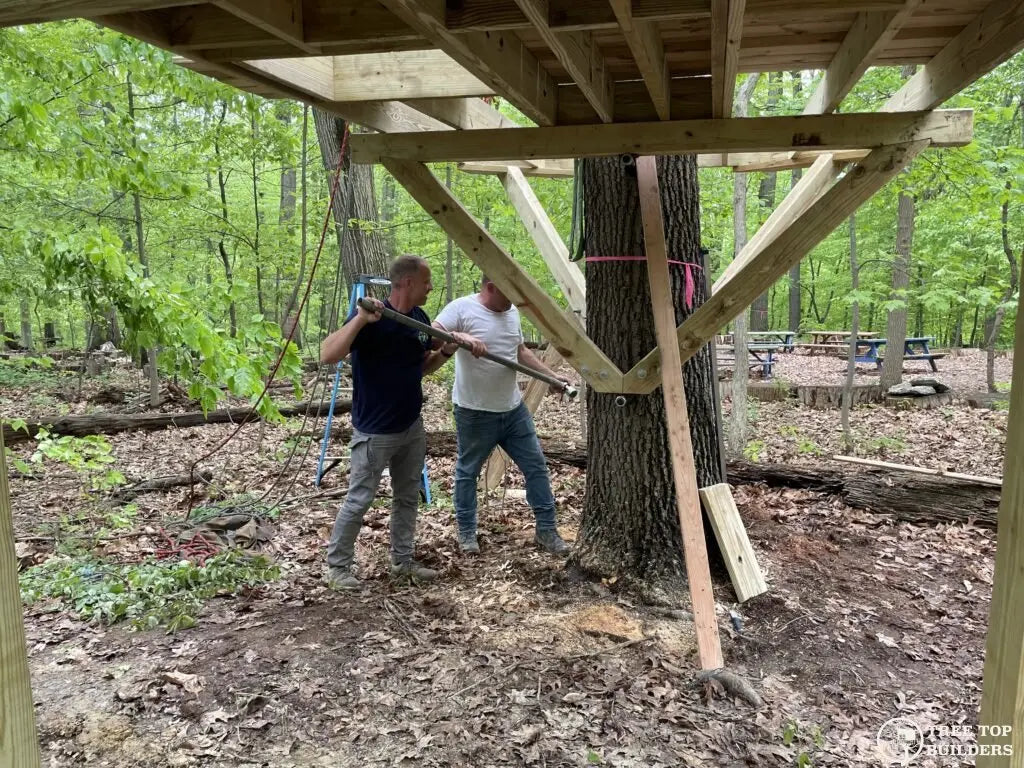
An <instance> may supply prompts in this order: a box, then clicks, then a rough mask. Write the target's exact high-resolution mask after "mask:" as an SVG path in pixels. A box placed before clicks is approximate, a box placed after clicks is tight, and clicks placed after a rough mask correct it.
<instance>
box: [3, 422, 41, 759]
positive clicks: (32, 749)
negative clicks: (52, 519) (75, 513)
mask: <svg viewBox="0 0 1024 768" xmlns="http://www.w3.org/2000/svg"><path fill="white" fill-rule="evenodd" d="M0 766H3V767H4V768H39V741H38V739H37V738H36V721H35V710H33V709H32V685H31V682H30V679H29V672H28V653H27V649H26V646H25V625H24V619H23V618H22V605H21V592H20V590H19V589H18V561H17V559H16V558H15V556H14V522H13V520H12V518H11V494H10V488H9V487H8V485H7V459H6V454H5V450H4V437H3V431H2V430H0Z"/></svg>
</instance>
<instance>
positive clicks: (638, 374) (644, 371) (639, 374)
mask: <svg viewBox="0 0 1024 768" xmlns="http://www.w3.org/2000/svg"><path fill="white" fill-rule="evenodd" d="M636 377H637V378H638V379H646V378H647V369H646V368H640V369H639V370H638V371H637V372H636Z"/></svg>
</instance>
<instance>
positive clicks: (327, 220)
mask: <svg viewBox="0 0 1024 768" xmlns="http://www.w3.org/2000/svg"><path fill="white" fill-rule="evenodd" d="M348 135H349V130H348V124H347V123H346V124H345V133H344V135H343V136H342V138H341V152H340V153H339V154H338V167H337V168H336V169H335V170H334V181H333V182H332V184H331V198H330V201H329V203H328V205H327V213H326V215H325V216H324V226H323V228H322V229H321V230H320V244H319V245H318V246H317V249H316V256H315V257H314V259H313V265H312V266H311V267H310V270H309V280H308V281H307V282H306V290H305V292H304V293H303V294H302V301H300V302H299V306H298V309H297V310H296V312H295V317H296V322H294V323H290V325H291V328H290V329H289V330H288V338H286V339H285V340H284V344H282V345H281V352H280V354H278V356H277V360H276V361H275V362H274V367H273V368H271V370H270V375H269V376H268V377H267V381H266V383H265V384H264V385H263V391H262V392H260V396H259V397H258V398H256V402H255V403H253V404H252V406H250V408H249V412H248V413H247V414H245V417H244V418H243V419H242V420H241V421H240V422H239V423H238V426H237V427H235V430H234V431H233V432H232V433H231V434H230V435H228V436H227V437H226V438H224V440H222V441H221V442H220V443H219V444H218V445H217V446H216V447H215V448H214V449H213V450H211V451H210V452H209V453H207V454H205V455H203V456H201V457H199V458H198V459H196V460H195V461H194V462H192V465H191V466H190V467H189V469H188V473H189V477H190V478H194V477H195V469H196V467H197V466H199V464H200V463H202V462H204V461H206V460H207V459H208V458H210V457H211V456H213V455H215V454H217V453H219V452H220V451H221V450H223V449H224V446H226V445H227V444H228V443H230V442H231V441H232V440H234V439H235V437H236V436H237V435H238V433H239V432H240V431H241V430H242V427H244V426H245V425H246V424H247V423H248V422H249V420H250V419H251V418H252V416H253V414H254V413H255V412H256V409H257V408H258V407H259V405H260V403H262V402H263V398H265V397H266V396H267V392H268V391H269V390H270V385H271V384H272V383H273V381H274V377H275V376H277V371H278V369H280V367H281V363H282V362H283V361H284V355H285V352H287V351H288V345H289V344H291V341H292V337H293V336H295V329H296V328H298V326H299V323H298V318H300V317H302V310H303V309H304V308H305V306H306V302H307V301H308V300H309V294H310V293H311V292H312V290H313V278H314V277H316V268H317V265H318V264H319V263H320V255H321V254H322V253H323V250H324V242H325V241H326V239H327V229H328V227H329V226H330V224H331V213H332V211H333V210H334V198H335V195H336V194H337V192H338V182H339V181H340V180H341V166H342V163H343V162H344V160H345V148H346V147H347V146H348ZM350 193H351V192H350ZM346 223H347V222H346ZM344 224H345V223H343V226H344ZM194 496H195V484H194V483H193V484H192V485H190V486H189V491H188V511H187V512H186V513H185V519H186V520H188V518H189V516H190V515H191V514H192V508H193V501H194Z"/></svg>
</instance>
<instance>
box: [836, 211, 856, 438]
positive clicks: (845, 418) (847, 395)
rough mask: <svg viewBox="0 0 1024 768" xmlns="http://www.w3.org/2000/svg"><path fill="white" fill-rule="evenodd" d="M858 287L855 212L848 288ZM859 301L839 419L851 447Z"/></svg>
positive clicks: (853, 317)
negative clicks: (851, 411) (851, 417)
mask: <svg viewBox="0 0 1024 768" xmlns="http://www.w3.org/2000/svg"><path fill="white" fill-rule="evenodd" d="M859 288H860V267H859V266H858V265H857V214H856V213H851V214H850V290H851V291H852V292H853V294H854V296H856V294H857V291H858V289H859ZM859 326H860V303H859V302H858V301H857V299H856V298H854V300H853V302H852V304H851V305H850V347H849V349H848V350H847V352H846V381H845V383H844V384H843V406H842V409H841V410H840V416H839V421H840V424H841V426H842V429H843V445H844V446H846V450H848V451H849V450H851V449H852V447H853V436H852V435H851V434H850V408H851V407H852V405H853V379H854V375H855V374H856V372H857V334H858V333H859V332H860V327H859Z"/></svg>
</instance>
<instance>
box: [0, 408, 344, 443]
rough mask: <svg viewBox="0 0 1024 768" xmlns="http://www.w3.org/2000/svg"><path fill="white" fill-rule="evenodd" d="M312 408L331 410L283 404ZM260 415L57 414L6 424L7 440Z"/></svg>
mask: <svg viewBox="0 0 1024 768" xmlns="http://www.w3.org/2000/svg"><path fill="white" fill-rule="evenodd" d="M307 409H309V416H310V417H323V416H326V415H327V413H328V412H329V411H330V409H331V404H330V402H329V401H325V402H323V403H320V404H319V406H318V405H317V404H315V403H314V404H311V403H309V402H308V401H304V402H301V403H295V404H294V405H289V406H283V407H280V408H279V409H278V410H280V412H281V415H282V416H303V415H305V414H306V410H307ZM351 409H352V401H351V400H339V401H338V402H336V403H335V404H334V413H335V415H337V414H339V413H348V412H349V411H350V410H351ZM259 418H260V417H259V415H258V414H255V413H250V409H249V408H248V407H245V408H222V409H220V410H216V411H210V412H209V413H203V412H202V411H189V412H186V413H90V414H86V415H82V416H55V417H54V418H52V419H46V418H42V419H39V420H38V421H34V422H31V423H28V424H26V425H25V429H18V430H14V429H12V428H11V425H10V424H3V436H4V442H5V443H6V444H7V445H13V444H14V443H23V442H25V441H26V440H31V439H32V438H34V437H35V436H36V434H37V433H38V432H39V430H40V429H42V428H44V427H45V428H46V429H47V431H49V432H50V433H52V434H57V435H74V436H77V437H82V436H85V435H96V434H106V435H111V434H115V433H117V432H132V431H138V430H154V429H165V428H166V427H179V428H184V427H198V426H202V425H204V424H238V423H239V422H241V421H243V420H246V421H258V420H259Z"/></svg>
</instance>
